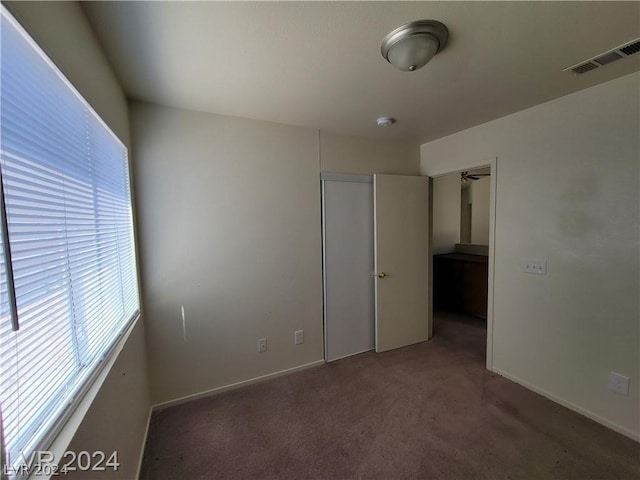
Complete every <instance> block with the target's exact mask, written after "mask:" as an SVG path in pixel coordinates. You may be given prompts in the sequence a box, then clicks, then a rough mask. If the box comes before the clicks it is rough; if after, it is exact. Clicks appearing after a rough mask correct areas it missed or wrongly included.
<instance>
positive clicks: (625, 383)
mask: <svg viewBox="0 0 640 480" xmlns="http://www.w3.org/2000/svg"><path fill="white" fill-rule="evenodd" d="M607 388H608V389H609V390H611V391H612V392H616V393H619V394H620V395H625V396H627V395H629V377H625V376H624V375H620V374H619V373H616V372H611V373H610V374H609V383H608V384H607Z"/></svg>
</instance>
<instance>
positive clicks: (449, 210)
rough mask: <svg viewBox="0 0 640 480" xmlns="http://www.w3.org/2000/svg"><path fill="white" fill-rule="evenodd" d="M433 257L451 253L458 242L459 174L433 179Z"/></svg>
mask: <svg viewBox="0 0 640 480" xmlns="http://www.w3.org/2000/svg"><path fill="white" fill-rule="evenodd" d="M432 185H433V226H432V240H431V248H432V253H433V255H439V254H441V253H451V252H453V250H454V248H455V245H456V243H459V242H460V203H461V187H460V174H459V173H455V174H452V175H444V176H442V177H437V178H434V179H433V184H432Z"/></svg>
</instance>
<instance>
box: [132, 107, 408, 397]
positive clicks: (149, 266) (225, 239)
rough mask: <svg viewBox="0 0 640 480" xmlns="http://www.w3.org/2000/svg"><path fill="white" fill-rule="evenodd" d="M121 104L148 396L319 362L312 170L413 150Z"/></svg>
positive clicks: (403, 161)
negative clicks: (264, 343)
mask: <svg viewBox="0 0 640 480" xmlns="http://www.w3.org/2000/svg"><path fill="white" fill-rule="evenodd" d="M131 113H132V117H131V118H132V130H133V138H134V154H135V157H136V165H135V178H136V192H137V200H138V213H139V218H140V222H139V224H140V240H141V245H142V271H143V289H144V290H143V293H144V294H143V297H144V299H145V308H146V315H147V318H148V319H149V321H148V322H147V331H148V336H147V341H148V346H149V347H148V348H149V364H150V372H151V385H152V401H153V403H154V404H159V403H165V402H172V401H175V400H179V399H181V398H183V397H188V396H193V395H199V394H203V393H206V392H208V391H211V390H215V389H218V388H225V387H227V386H229V385H232V384H234V383H238V382H244V381H249V380H252V379H255V378H258V377H261V376H265V375H271V374H275V373H278V372H282V371H284V370H287V369H292V368H299V367H304V366H307V365H309V364H315V362H322V360H323V328H322V250H321V249H322V245H321V230H320V227H321V225H320V213H321V205H320V170H321V165H322V169H323V170H327V171H334V172H335V171H341V172H349V173H373V172H375V171H385V172H391V173H394V172H395V173H417V171H418V169H419V157H418V153H419V151H418V147H417V146H416V147H414V148H413V149H408V148H406V147H404V146H402V147H401V146H399V145H398V144H395V143H388V142H383V141H375V140H369V139H364V138H360V137H349V136H338V135H325V134H322V135H319V133H318V131H317V130H309V129H305V128H299V127H290V126H285V125H280V124H275V123H269V122H260V121H254V120H248V119H241V118H235V117H226V116H220V115H214V114H205V113H196V112H192V111H187V110H178V109H170V108H164V107H159V106H154V105H150V104H144V103H133V104H132V105H131ZM183 307H184V312H185V322H184V328H183V321H182V308H183ZM298 329H303V330H304V332H305V343H304V344H303V345H294V341H293V339H294V331H295V330H298ZM264 337H266V338H267V340H268V351H267V352H265V353H259V352H258V339H260V338H264Z"/></svg>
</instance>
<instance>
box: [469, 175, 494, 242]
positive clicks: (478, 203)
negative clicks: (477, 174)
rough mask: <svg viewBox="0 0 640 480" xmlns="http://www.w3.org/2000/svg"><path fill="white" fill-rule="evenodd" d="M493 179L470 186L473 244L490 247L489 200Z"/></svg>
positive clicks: (473, 183) (474, 182)
mask: <svg viewBox="0 0 640 480" xmlns="http://www.w3.org/2000/svg"><path fill="white" fill-rule="evenodd" d="M490 186H491V179H490V178H489V177H483V178H479V179H478V180H473V182H472V183H471V185H470V186H469V203H470V204H471V243H473V244H475V245H489V199H490V190H489V187H490Z"/></svg>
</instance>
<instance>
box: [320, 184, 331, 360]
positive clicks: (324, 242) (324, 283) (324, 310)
mask: <svg viewBox="0 0 640 480" xmlns="http://www.w3.org/2000/svg"><path fill="white" fill-rule="evenodd" d="M320 178H321V179H322V175H320ZM324 182H325V180H324V179H322V180H321V181H320V196H321V198H320V205H321V208H322V212H321V216H322V226H321V228H322V333H323V335H322V351H323V352H324V360H325V361H328V358H329V352H328V351H327V233H326V225H327V218H326V207H325V201H324V199H325V192H324Z"/></svg>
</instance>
